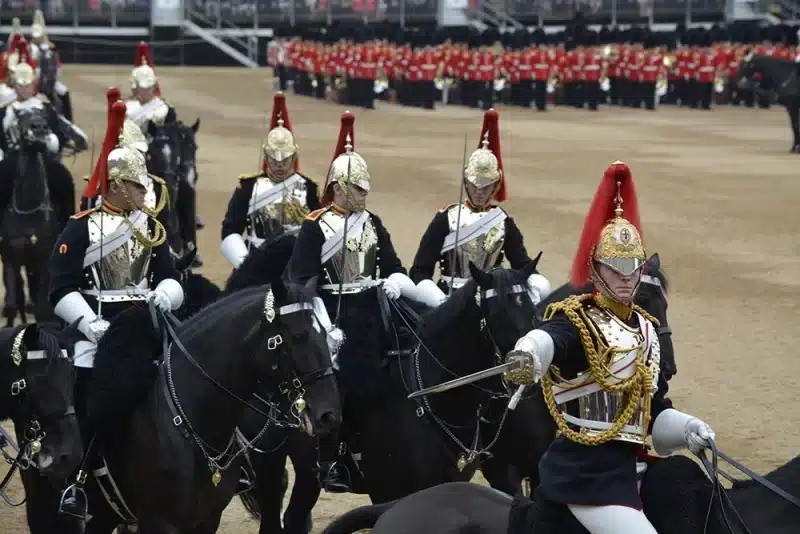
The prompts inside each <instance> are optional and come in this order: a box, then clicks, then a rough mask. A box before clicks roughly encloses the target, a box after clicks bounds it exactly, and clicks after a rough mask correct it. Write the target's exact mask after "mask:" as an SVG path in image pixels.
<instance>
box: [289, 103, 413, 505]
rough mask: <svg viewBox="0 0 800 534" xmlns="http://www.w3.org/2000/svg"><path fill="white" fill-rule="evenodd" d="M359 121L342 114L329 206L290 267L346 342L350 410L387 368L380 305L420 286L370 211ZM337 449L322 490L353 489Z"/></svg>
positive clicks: (309, 227) (331, 443) (327, 449)
mask: <svg viewBox="0 0 800 534" xmlns="http://www.w3.org/2000/svg"><path fill="white" fill-rule="evenodd" d="M354 122H355V117H353V115H352V114H351V113H350V112H349V111H348V112H345V113H344V114H343V115H342V119H341V128H340V131H339V140H338V142H337V145H336V151H335V152H334V158H333V162H332V163H331V166H330V169H329V170H328V175H327V178H326V181H325V187H324V189H323V193H322V203H323V205H324V206H325V207H324V208H322V209H319V210H316V211H314V212H312V213H311V214H309V215H308V217H306V220H305V221H304V222H303V225H302V226H301V227H300V232H299V233H298V235H297V242H296V244H295V247H294V251H293V253H292V257H291V259H290V260H289V265H288V266H287V268H286V276H287V277H288V278H289V280H290V281H292V282H298V283H305V282H306V281H308V280H310V279H312V278H315V277H317V278H318V281H319V286H318V287H319V289H320V297H321V298H322V300H323V301H324V303H325V306H326V308H327V309H328V313H329V315H330V316H331V318H332V320H333V321H334V322H335V324H336V326H338V327H339V328H341V330H343V331H344V334H345V336H347V339H346V341H344V340H342V339H336V340H332V342H331V345H332V346H333V347H334V348H333V351H332V352H333V353H337V352H338V354H337V355H336V356H334V358H336V360H335V361H337V362H338V365H340V366H341V373H339V378H338V380H339V384H340V388H341V389H342V391H343V394H344V396H345V398H346V399H347V400H349V401H350V403H351V404H352V403H353V400H352V398H350V399H348V397H349V396H352V395H356V394H358V393H359V392H360V390H363V389H364V388H365V387H366V386H365V384H363V383H359V382H360V380H361V379H366V378H365V374H369V373H370V372H372V371H373V370H374V369H375V368H376V367H377V366H379V365H380V360H381V358H382V354H383V351H384V350H385V346H386V345H387V340H385V339H384V337H385V334H384V329H383V328H382V326H381V318H382V317H383V316H384V312H383V311H382V310H383V306H382V305H381V303H380V301H381V299H383V298H388V299H392V300H395V299H397V298H399V297H400V296H404V297H408V298H411V299H414V300H416V299H417V294H416V293H417V292H416V286H414V283H413V282H412V281H411V279H410V278H409V277H408V276H407V275H406V270H405V268H403V264H402V262H401V261H400V258H399V257H398V256H397V253H396V252H395V249H394V245H393V244H392V239H391V236H390V235H389V232H388V231H387V230H386V228H385V227H384V226H383V222H382V221H381V219H380V218H379V217H378V216H377V215H375V214H374V213H371V212H369V211H367V209H366V201H367V195H368V194H369V192H370V190H371V184H370V174H369V169H368V168H367V163H366V161H364V158H363V157H361V155H360V154H358V153H357V152H355V151H354V144H355V135H354V134H355V130H354V127H353V124H354ZM345 244H346V245H345ZM379 292H381V293H383V294H385V296H386V297H383V296H382V295H381V294H379ZM342 342H343V344H342ZM339 349H340V350H339ZM347 400H346V402H347ZM337 446H338V439H336V437H332V438H330V439H326V440H323V443H322V444H321V446H320V456H321V458H322V461H321V462H320V463H321V469H322V471H321V472H322V473H323V477H322V478H323V479H324V483H323V486H324V488H325V489H326V490H327V491H331V492H345V491H350V488H349V482H348V478H349V476H348V473H347V470H346V468H345V467H344V466H343V465H341V464H339V463H337V462H332V461H330V460H331V458H332V457H333V455H334V454H335V451H336V448H337Z"/></svg>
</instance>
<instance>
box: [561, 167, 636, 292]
mask: <svg viewBox="0 0 800 534" xmlns="http://www.w3.org/2000/svg"><path fill="white" fill-rule="evenodd" d="M617 182H619V184H620V186H619V194H620V197H621V198H622V210H623V212H622V216H623V217H624V218H625V219H626V220H628V221H629V222H630V223H631V224H632V225H633V226H635V227H636V229H637V230H639V235H640V236H641V235H642V224H641V221H640V219H639V202H638V199H637V197H636V186H635V184H634V183H633V176H632V175H631V170H630V169H629V168H628V165H627V164H625V163H622V162H621V161H615V162H614V163H612V164H611V165H609V167H608V168H607V169H606V172H605V173H603V179H602V181H601V182H600V185H599V186H598V188H597V192H595V194H594V199H593V200H592V205H591V207H590V208H589V213H587V214H586V220H585V221H584V223H583V231H582V232H581V239H580V242H579V243H578V252H577V253H576V254H575V259H574V260H573V261H572V273H571V275H570V281H571V282H572V284H573V285H574V286H577V287H580V286H583V285H584V284H586V283H587V282H588V281H589V261H590V258H589V255H590V254H592V252H593V250H594V247H595V246H596V245H597V242H598V241H599V240H600V233H601V232H602V231H603V227H604V226H605V225H606V223H607V222H608V221H610V220H611V219H613V218H614V208H616V204H615V202H614V199H615V198H616V197H617ZM642 238H643V239H644V237H642Z"/></svg>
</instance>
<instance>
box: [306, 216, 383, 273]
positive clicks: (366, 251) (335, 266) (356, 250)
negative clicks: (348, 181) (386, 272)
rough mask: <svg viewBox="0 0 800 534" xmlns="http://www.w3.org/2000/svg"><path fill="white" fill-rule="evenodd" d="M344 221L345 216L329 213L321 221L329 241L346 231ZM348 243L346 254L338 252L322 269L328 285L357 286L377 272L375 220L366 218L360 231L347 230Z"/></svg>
mask: <svg viewBox="0 0 800 534" xmlns="http://www.w3.org/2000/svg"><path fill="white" fill-rule="evenodd" d="M344 221H345V217H344V215H341V214H339V213H337V212H335V211H333V210H328V211H326V212H325V213H323V214H322V215H321V216H320V217H319V219H318V224H319V226H320V228H321V229H322V233H323V235H324V236H325V239H326V240H327V239H330V238H331V236H333V235H334V234H335V233H336V232H339V231H341V229H342V228H344ZM345 240H346V241H345V246H346V247H347V251H346V252H344V251H343V250H339V251H337V252H335V253H334V254H333V257H331V259H330V260H328V261H327V262H325V264H324V265H323V266H322V268H323V270H324V271H325V274H326V275H327V278H328V283H329V284H338V283H340V282H341V283H343V284H352V283H356V282H358V281H360V280H363V279H365V278H369V277H371V276H372V275H373V273H374V272H375V268H376V265H377V261H378V234H377V232H376V231H375V225H374V224H373V222H372V217H367V220H366V222H364V225H363V226H362V227H361V228H360V229H357V228H352V227H350V226H348V228H347V235H346V236H345ZM342 257H344V265H343V264H342Z"/></svg>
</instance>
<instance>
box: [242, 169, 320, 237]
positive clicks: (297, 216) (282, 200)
mask: <svg viewBox="0 0 800 534" xmlns="http://www.w3.org/2000/svg"><path fill="white" fill-rule="evenodd" d="M276 189H278V190H282V191H281V195H280V196H278V197H276V198H275V199H273V200H272V202H270V203H268V204H266V205H264V206H261V207H259V208H258V209H255V210H253V209H252V208H253V207H254V206H255V205H256V204H257V203H258V200H259V198H261V197H263V196H264V195H268V194H270V193H272V192H273V191H275V190H276ZM308 212H309V209H308V188H307V187H306V182H305V180H298V181H297V182H295V183H294V184H293V185H292V186H291V187H290V188H287V187H284V186H283V185H282V184H280V183H277V184H276V183H274V182H273V181H272V180H270V179H269V178H267V177H263V178H257V179H256V181H255V184H254V185H253V192H252V194H251V195H250V202H249V203H248V215H247V218H248V222H249V223H250V227H249V232H248V238H249V239H248V240H249V241H251V242H253V243H254V244H257V243H260V242H261V240H264V239H270V238H272V237H275V236H278V235H281V234H284V233H296V232H297V231H299V230H300V225H301V224H303V220H305V217H306V215H308ZM253 238H255V239H253Z"/></svg>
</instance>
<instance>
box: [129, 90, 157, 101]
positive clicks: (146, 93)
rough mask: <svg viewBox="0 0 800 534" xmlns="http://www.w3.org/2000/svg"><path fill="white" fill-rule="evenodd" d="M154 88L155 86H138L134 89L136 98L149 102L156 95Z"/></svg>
mask: <svg viewBox="0 0 800 534" xmlns="http://www.w3.org/2000/svg"><path fill="white" fill-rule="evenodd" d="M154 90H155V88H153V87H137V88H136V89H134V91H133V94H134V95H135V96H136V100H138V101H139V102H147V101H149V100H152V98H153V96H154Z"/></svg>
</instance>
